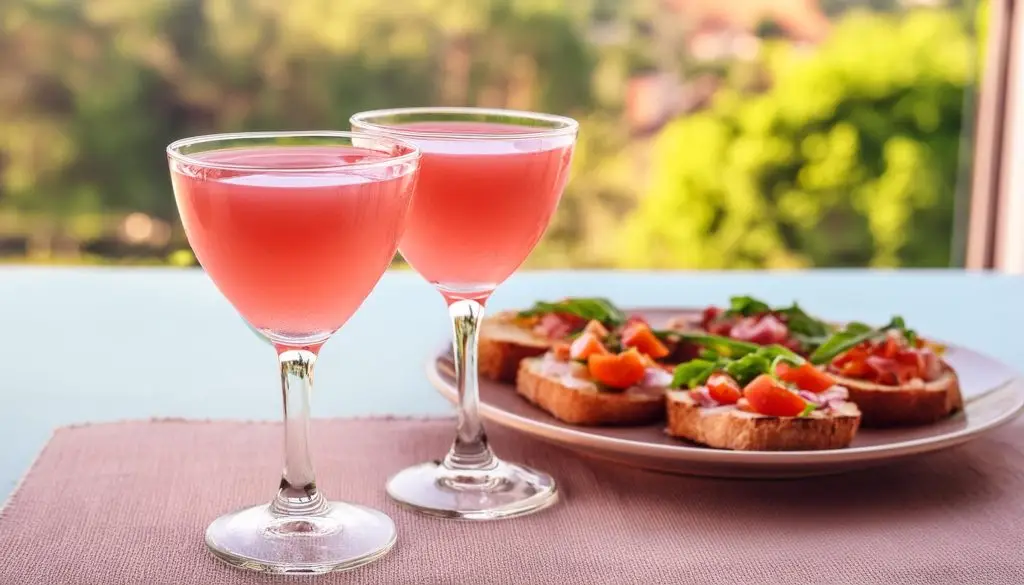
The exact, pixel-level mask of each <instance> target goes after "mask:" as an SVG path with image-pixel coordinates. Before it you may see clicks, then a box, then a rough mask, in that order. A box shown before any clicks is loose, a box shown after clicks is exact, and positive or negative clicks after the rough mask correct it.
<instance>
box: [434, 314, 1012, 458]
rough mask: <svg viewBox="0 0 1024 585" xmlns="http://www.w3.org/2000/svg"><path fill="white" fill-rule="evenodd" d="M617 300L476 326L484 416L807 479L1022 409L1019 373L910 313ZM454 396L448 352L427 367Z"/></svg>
mask: <svg viewBox="0 0 1024 585" xmlns="http://www.w3.org/2000/svg"><path fill="white" fill-rule="evenodd" d="M723 305H724V306H722V307H718V306H709V307H699V308H658V309H655V308H642V309H635V310H624V309H622V308H619V307H617V306H615V305H614V304H613V303H611V302H610V301H608V300H607V299H603V298H567V299H561V300H556V301H540V302H537V303H535V304H534V305H533V306H532V307H526V308H524V309H522V310H517V311H505V312H501V313H499V314H496V315H494V316H491V317H488V318H486V319H485V320H484V322H483V324H482V326H481V330H480V340H479V344H480V347H479V358H478V365H479V371H480V413H481V415H482V416H483V417H484V418H485V419H487V420H489V421H491V422H492V423H495V424H498V425H501V426H505V427H509V428H511V429H514V430H517V431H520V432H523V433H526V434H529V435H532V436H534V437H536V438H539V439H542V440H544V441H548V442H551V443H555V444H558V445H561V446H563V447H567V448H569V449H571V450H573V451H575V452H577V453H580V454H583V455H587V456H592V457H597V458H601V459H606V460H611V461H614V462H617V463H622V464H626V465H631V466H636V467H642V468H646V469H651V470H657V471H664V472H670V473H682V474H691V475H707V476H717V477H765V478H767V477H779V478H781V477H800V476H810V475H820V474H828V473H838V472H843V471H849V470H853V469H859V468H864V467H870V466H873V465H879V464H884V463H889V462H892V461H896V460H899V459H902V458H906V457H910V456H915V455H919V454H923V453H928V452H932V451H936V450H940V449H945V448H948V447H952V446H955V445H959V444H962V443H964V442H966V441H968V440H971V439H973V438H975V437H977V436H978V435H980V434H982V433H984V432H987V431H990V430H992V429H994V428H996V427H999V426H1000V425H1002V424H1005V423H1007V422H1009V421H1011V420H1012V419H1013V418H1015V417H1016V416H1018V415H1019V414H1020V413H1021V412H1022V410H1024V379H1022V378H1020V377H1019V375H1018V373H1017V372H1016V371H1015V370H1014V369H1013V368H1011V367H1009V366H1007V365H1005V364H1003V363H1001V362H999V361H998V360H996V359H993V358H991V357H989V356H986V355H984V354H982V353H980V352H977V351H973V350H971V349H968V348H965V347H961V346H958V345H955V344H951V343H944V342H940V341H938V340H935V339H932V338H930V337H928V336H927V335H924V334H921V333H920V332H918V331H916V330H915V329H913V328H911V327H910V326H909V325H908V324H907V323H906V322H905V321H904V319H903V318H901V317H899V316H895V317H893V318H892V319H891V320H890V321H889V322H888V323H884V324H880V325H877V324H876V325H872V324H866V323H859V322H848V323H837V322H834V321H830V320H826V319H824V318H821V317H819V316H816V315H811V314H808V313H807V312H806V311H804V310H803V309H802V308H801V307H800V306H799V305H798V304H796V303H793V304H791V305H786V306H775V307H773V306H770V305H769V304H768V303H765V302H763V301H761V300H758V299H756V298H753V297H750V296H736V297H733V298H731V299H729V300H728V302H727V303H724V304H723ZM427 374H428V377H429V379H430V381H431V383H432V384H433V385H434V386H435V387H436V388H437V389H438V390H439V391H440V392H441V393H442V394H443V395H444V396H445V397H446V398H448V399H449V400H451V401H453V402H454V401H456V400H457V398H458V397H457V390H456V386H455V376H454V368H453V365H452V360H451V352H450V350H444V351H442V352H440V353H439V355H437V356H435V357H434V358H432V359H431V360H430V361H429V362H428V366H427Z"/></svg>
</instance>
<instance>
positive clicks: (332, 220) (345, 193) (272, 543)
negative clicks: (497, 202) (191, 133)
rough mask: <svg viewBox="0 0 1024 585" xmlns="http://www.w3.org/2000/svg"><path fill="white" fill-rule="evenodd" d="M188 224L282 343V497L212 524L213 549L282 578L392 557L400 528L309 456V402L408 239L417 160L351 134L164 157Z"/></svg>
mask: <svg viewBox="0 0 1024 585" xmlns="http://www.w3.org/2000/svg"><path fill="white" fill-rule="evenodd" d="M167 155H168V160H169V163H170V170H171V182H172V184H173V186H174V195H175V199H176V201H177V203H178V211H179V213H180V215H181V220H182V224H183V225H184V227H185V232H186V234H187V236H188V239H189V244H190V245H191V246H192V249H193V251H194V252H195V255H196V258H198V259H199V262H200V264H202V266H203V268H204V269H205V270H206V273H207V274H208V275H209V276H210V278H211V279H212V280H213V282H214V284H216V286H217V288H218V289H220V291H221V292H222V293H223V294H224V296H225V297H226V298H227V299H228V300H229V301H230V302H231V304H232V305H234V307H235V308H236V309H237V310H238V312H239V313H241V315H242V316H243V317H244V318H245V319H246V320H247V321H248V322H249V324H250V325H252V326H253V327H254V328H255V329H256V330H258V331H259V332H260V333H262V334H263V335H264V336H266V337H267V338H268V339H269V340H270V341H271V342H273V344H274V346H275V348H276V349H277V353H278V359H279V362H280V367H281V380H282V386H283V388H282V389H283V395H284V405H285V467H284V472H283V474H282V478H281V482H280V486H279V489H278V492H277V495H276V497H275V498H274V499H273V501H272V502H271V503H270V504H269V505H266V504H265V505H261V506H254V507H251V508H247V509H244V510H240V511H238V512H234V513H232V514H228V515H226V516H222V517H221V518H218V519H217V520H215V521H214V522H213V524H211V525H210V527H209V528H208V529H207V532H206V544H207V547H208V548H209V549H210V550H211V551H212V552H213V553H214V555H216V556H217V558H219V559H221V560H223V561H225V562H228V563H230V564H232V565H235V566H239V567H244V568H248V569H256V570H261V571H268V572H274V573H320V572H326V571H333V570H339V569H347V568H352V567H355V566H359V565H361V564H364V563H367V562H370V561H372V560H374V559H377V558H379V557H380V556H382V555H383V554H385V553H386V552H387V551H388V550H389V549H390V548H391V547H392V546H393V545H394V542H395V527H394V524H393V523H392V521H391V520H390V519H389V518H388V517H387V516H386V515H384V514H383V513H381V512H378V511H376V510H373V509H370V508H366V507H363V506H358V505H355V504H346V503H341V502H328V501H327V500H326V499H325V498H324V496H323V495H322V494H321V492H320V491H319V490H318V488H317V485H316V479H315V476H314V473H313V465H312V462H311V460H310V456H309V445H308V428H309V399H310V392H311V389H312V387H311V385H312V373H313V365H314V363H315V362H316V358H317V354H318V352H319V350H320V347H321V346H322V345H323V344H324V342H325V341H327V339H328V338H329V337H330V336H331V334H332V333H334V332H335V331H336V330H337V329H338V328H340V327H341V326H342V325H344V323H345V322H346V321H347V320H348V319H349V317H351V316H352V314H353V313H354V312H355V311H356V309H358V308H359V305H360V304H362V302H363V300H364V299H365V298H366V296H367V295H368V294H369V293H370V291H371V290H372V289H373V287H374V285H375V284H376V283H377V281H378V280H380V277H381V275H382V274H383V273H384V271H385V270H386V269H387V267H388V265H389V264H390V262H391V260H392V258H393V257H394V255H395V251H396V250H397V248H398V242H399V239H400V238H401V236H402V233H403V231H404V229H405V224H406V218H407V216H408V212H409V208H410V203H411V199H412V192H413V186H414V185H415V181H416V176H417V173H418V165H419V156H420V155H419V151H418V150H417V149H416V148H415V146H413V145H411V144H409V143H406V142H402V141H398V140H393V139H388V138H385V137H380V136H363V135H359V134H354V133H349V132H319V133H308V132H294V133H262V134H228V135H216V136H204V137H200V138H190V139H186V140H182V141H178V142H175V143H174V144H171V145H170V146H169V147H168V148H167Z"/></svg>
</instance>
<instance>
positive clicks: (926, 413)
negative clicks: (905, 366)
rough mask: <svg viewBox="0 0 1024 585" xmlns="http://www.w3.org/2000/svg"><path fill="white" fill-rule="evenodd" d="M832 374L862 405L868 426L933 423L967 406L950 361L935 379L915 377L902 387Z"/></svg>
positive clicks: (865, 424)
mask: <svg viewBox="0 0 1024 585" xmlns="http://www.w3.org/2000/svg"><path fill="white" fill-rule="evenodd" d="M833 377H834V378H835V379H836V383H837V384H839V385H841V386H845V387H846V388H847V389H848V390H849V391H850V401H851V402H853V403H855V404H856V405H857V406H858V407H859V408H860V411H861V413H862V417H863V423H864V426H865V427H895V426H913V425H926V424H931V423H934V422H937V421H939V420H942V419H944V418H946V417H948V416H950V415H951V414H953V413H954V412H957V411H959V410H961V409H963V407H964V400H963V397H962V396H961V394H960V380H959V379H958V378H957V375H956V372H954V371H953V368H951V367H949V365H948V364H943V371H942V375H941V376H940V377H939V378H937V379H936V380H934V381H932V382H924V381H922V380H913V381H911V382H910V383H909V384H904V385H902V386H885V385H882V384H873V383H871V382H865V381H863V380H857V379H855V378H845V377H843V376H836V375H834V374H833Z"/></svg>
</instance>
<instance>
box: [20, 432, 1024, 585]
mask: <svg viewBox="0 0 1024 585" xmlns="http://www.w3.org/2000/svg"><path fill="white" fill-rule="evenodd" d="M1022 430H1024V423H1017V424H1014V425H1011V426H1009V427H1007V428H1005V429H1003V430H1002V431H1000V432H998V433H996V434H994V435H992V436H989V437H986V438H983V439H980V440H978V441H976V442H974V443H972V444H970V445H968V446H966V447H963V448H960V449H958V450H955V451H950V452H946V453H942V454H939V455H934V456H931V457H927V458H923V459H919V460H916V461H913V462H910V463H902V464H900V465H899V466H898V467H890V468H883V469H876V470H873V471H867V472H861V473H858V474H853V475H845V476H835V477H829V478H820V479H811V480H798V481H775V482H751V481H738V480H731V481H719V480H708V479H695V478H683V477H673V476H667V475H658V474H652V473H647V472H643V471H637V470H632V469H625V468H621V467H611V466H609V465H607V464H604V463H600V462H596V461H590V460H586V459H580V458H578V457H575V456H573V455H571V454H569V453H568V452H565V451H562V450H560V449H557V448H554V447H549V446H547V445H544V444H541V443H536V442H534V441H531V440H527V439H524V438H522V437H519V436H515V435H512V434H510V433H507V432H503V431H500V430H495V431H493V433H492V437H493V443H494V444H495V445H496V446H497V448H498V450H499V454H501V455H504V456H507V457H509V458H512V459H516V460H520V461H523V462H526V463H529V464H532V465H535V466H538V467H541V468H543V469H546V470H549V471H551V472H553V473H554V474H555V475H556V477H557V478H558V479H559V480H560V481H561V486H562V489H563V501H562V502H561V503H560V504H559V505H558V506H557V507H555V508H552V509H550V510H547V511H544V512H542V513H540V514H538V515H535V516H529V517H525V518H519V519H515V520H508V521H501V522H491V523H483V524H468V523H459V522H452V521H444V520H436V519H429V518H424V517H420V516H417V515H415V514H413V513H411V512H407V511H405V510H403V509H401V508H399V507H397V506H396V505H394V504H392V503H391V502H389V501H388V500H387V499H386V497H385V495H384V492H383V489H382V486H383V484H384V481H385V479H386V477H387V476H388V475H389V474H390V473H392V472H394V471H395V470H397V469H399V468H401V467H402V466H405V465H408V464H411V463H414V462H418V461H421V460H425V459H429V458H434V457H437V456H438V455H440V454H442V453H443V451H444V449H445V448H446V447H447V446H448V441H449V439H450V436H451V431H452V423H451V421H449V420H394V419H388V420H385V419H371V420H334V421H323V422H318V423H317V425H316V426H315V427H314V433H315V436H314V438H315V445H316V446H317V447H318V451H317V452H316V453H315V455H316V462H317V466H318V471H319V473H320V480H321V481H320V482H319V483H320V484H321V485H322V486H323V487H324V489H325V490H326V492H327V494H328V495H329V496H331V497H335V498H345V499H351V500H352V501H356V502H361V503H366V504H370V505H373V506H376V507H379V508H381V509H383V510H385V511H387V512H388V513H389V514H390V515H392V517H393V518H394V519H395V521H396V524H397V525H398V529H399V540H398V545H397V546H396V548H395V549H394V550H393V551H392V553H391V554H390V555H388V556H387V557H385V558H384V559H383V560H381V561H379V562H377V563H374V564H372V565H368V566H366V567H363V568H360V569H357V570H355V571H352V572H349V573H341V574H333V575H327V576H321V577H297V578H282V577H271V576H264V575H258V574H252V573H247V572H242V571H239V570H236V569H232V568H229V567H227V566H225V565H221V564H219V563H218V562H216V561H214V560H213V558H212V557H210V556H209V555H208V554H207V553H206V551H205V549H204V547H203V530H204V528H205V526H206V524H207V523H208V522H209V521H210V520H212V519H213V518H214V517H215V516H217V515H218V514H220V513H222V512H225V511H227V510H231V509H234V508H237V507H240V506H242V505H248V504H253V503H255V502H259V501H263V500H268V499H269V498H270V496H271V495H272V494H271V491H272V489H273V488H274V486H275V484H276V482H277V479H278V475H277V474H278V471H279V469H278V465H279V461H280V454H281V429H280V427H279V426H278V425H275V424H270V423H234V422H181V421H177V422H175V421H167V422H126V423H117V424H104V425H95V426H85V427H76V428H65V429H61V430H59V431H57V433H56V434H55V435H54V437H53V439H52V440H51V441H50V443H49V444H48V445H47V447H46V448H45V450H44V451H43V453H42V454H41V455H40V457H39V459H38V461H37V462H36V464H35V465H34V466H33V468H32V470H31V471H30V472H29V474H28V475H27V476H26V478H25V480H24V481H23V483H22V485H21V486H20V487H19V489H18V491H17V492H16V493H15V495H14V496H13V497H12V499H11V500H10V502H9V503H8V505H7V507H6V508H5V509H4V510H3V512H2V514H0V584H3V585H29V584H31V585H115V584H116V585H135V584H139V585H143V584H145V585H163V584H168V585H172V584H173V585H235V584H257V583H273V582H281V581H282V580H289V579H297V580H303V579H306V580H316V582H318V583H325V584H326V583H346V584H361V583H370V584H388V585H403V584H430V583H459V584H491V583H494V584H502V583H531V584H541V583H542V584H547V583H551V584H558V585H574V584H581V585H582V584H586V585H599V584H603V583H608V584H628V583H638V584H640V583H642V584H658V583H665V584H668V583H746V584H749V583H771V584H774V583H779V584H786V585H791V584H795V583H830V584H831V583H848V584H852V585H861V584H866V583H879V584H885V585H892V584H896V583H901V584H902V583H906V584H917V583H921V584H936V583H964V584H971V585H983V584H986V583H993V584H1000V585H1005V584H1011V583H1024V451H1022V447H1024V441H1022V439H1021V431H1022ZM292 582H294V581H292Z"/></svg>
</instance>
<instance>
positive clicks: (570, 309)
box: [519, 297, 626, 327]
mask: <svg viewBox="0 0 1024 585" xmlns="http://www.w3.org/2000/svg"><path fill="white" fill-rule="evenodd" d="M548 313H569V314H571V315H576V316H578V317H582V318H583V319H586V320H588V321H589V320H591V319H596V320H597V321H600V322H601V323H603V324H604V325H607V326H610V327H616V326H619V325H622V324H623V323H625V322H626V314H625V313H623V312H622V311H621V310H620V309H619V308H618V307H616V306H615V305H613V304H612V303H611V301H609V300H608V299H605V298H600V297H594V298H569V299H563V300H561V301H558V302H555V303H549V302H546V301H538V302H536V303H534V305H533V306H532V307H530V308H529V309H527V310H525V311H520V312H519V316H520V317H533V316H536V315H546V314H548Z"/></svg>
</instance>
